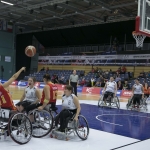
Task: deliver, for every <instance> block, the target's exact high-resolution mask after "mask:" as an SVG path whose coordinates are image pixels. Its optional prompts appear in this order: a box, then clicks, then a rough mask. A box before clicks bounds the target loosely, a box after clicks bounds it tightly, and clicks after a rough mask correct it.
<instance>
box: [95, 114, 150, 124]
mask: <svg viewBox="0 0 150 150" xmlns="http://www.w3.org/2000/svg"><path fill="white" fill-rule="evenodd" d="M113 115H115V116H120V115H124V116H137V117H141V118H150V117H147V116H140V115H134V114H133V115H130V114H102V115H97V116H96V117H95V118H96V119H97V120H99V121H101V122H104V123H108V124H112V125H116V126H123V125H121V124H115V123H111V122H107V121H104V120H102V119H99V118H98V117H102V116H113Z"/></svg>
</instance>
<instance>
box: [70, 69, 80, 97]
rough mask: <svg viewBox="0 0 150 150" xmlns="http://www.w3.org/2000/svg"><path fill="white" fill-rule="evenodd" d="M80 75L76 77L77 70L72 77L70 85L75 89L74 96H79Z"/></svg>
mask: <svg viewBox="0 0 150 150" xmlns="http://www.w3.org/2000/svg"><path fill="white" fill-rule="evenodd" d="M78 79H79V77H78V75H76V70H74V71H73V74H71V75H70V79H69V85H71V86H72V87H73V91H74V94H75V95H76V96H77V84H78Z"/></svg>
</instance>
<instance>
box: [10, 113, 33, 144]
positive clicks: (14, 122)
mask: <svg viewBox="0 0 150 150" xmlns="http://www.w3.org/2000/svg"><path fill="white" fill-rule="evenodd" d="M8 131H9V135H10V137H11V138H12V139H13V140H14V141H15V142H16V143H18V144H26V143H28V142H29V141H30V140H31V137H32V124H31V122H30V119H29V118H28V117H27V116H26V115H25V114H23V113H16V114H14V115H12V116H11V118H10V119H9V122H8Z"/></svg>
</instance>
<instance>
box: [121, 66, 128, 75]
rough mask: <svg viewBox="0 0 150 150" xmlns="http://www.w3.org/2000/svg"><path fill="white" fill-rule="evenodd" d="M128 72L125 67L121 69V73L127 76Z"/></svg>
mask: <svg viewBox="0 0 150 150" xmlns="http://www.w3.org/2000/svg"><path fill="white" fill-rule="evenodd" d="M126 71H127V69H126V67H125V66H122V68H121V73H122V74H125V73H126Z"/></svg>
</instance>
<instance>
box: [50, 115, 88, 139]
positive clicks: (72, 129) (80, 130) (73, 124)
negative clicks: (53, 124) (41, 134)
mask: <svg viewBox="0 0 150 150" xmlns="http://www.w3.org/2000/svg"><path fill="white" fill-rule="evenodd" d="M74 117H75V115H74V116H73V117H72V118H70V119H69V122H68V125H67V128H66V129H65V132H64V133H63V132H59V131H57V129H53V130H52V132H51V134H50V137H51V138H56V139H59V140H66V141H68V140H69V136H70V135H71V134H72V133H73V134H74V135H77V136H78V137H79V138H80V139H81V140H86V139H87V138H88V135H89V125H88V122H87V120H86V118H85V117H84V116H82V115H79V116H78V121H75V120H74Z"/></svg>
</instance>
